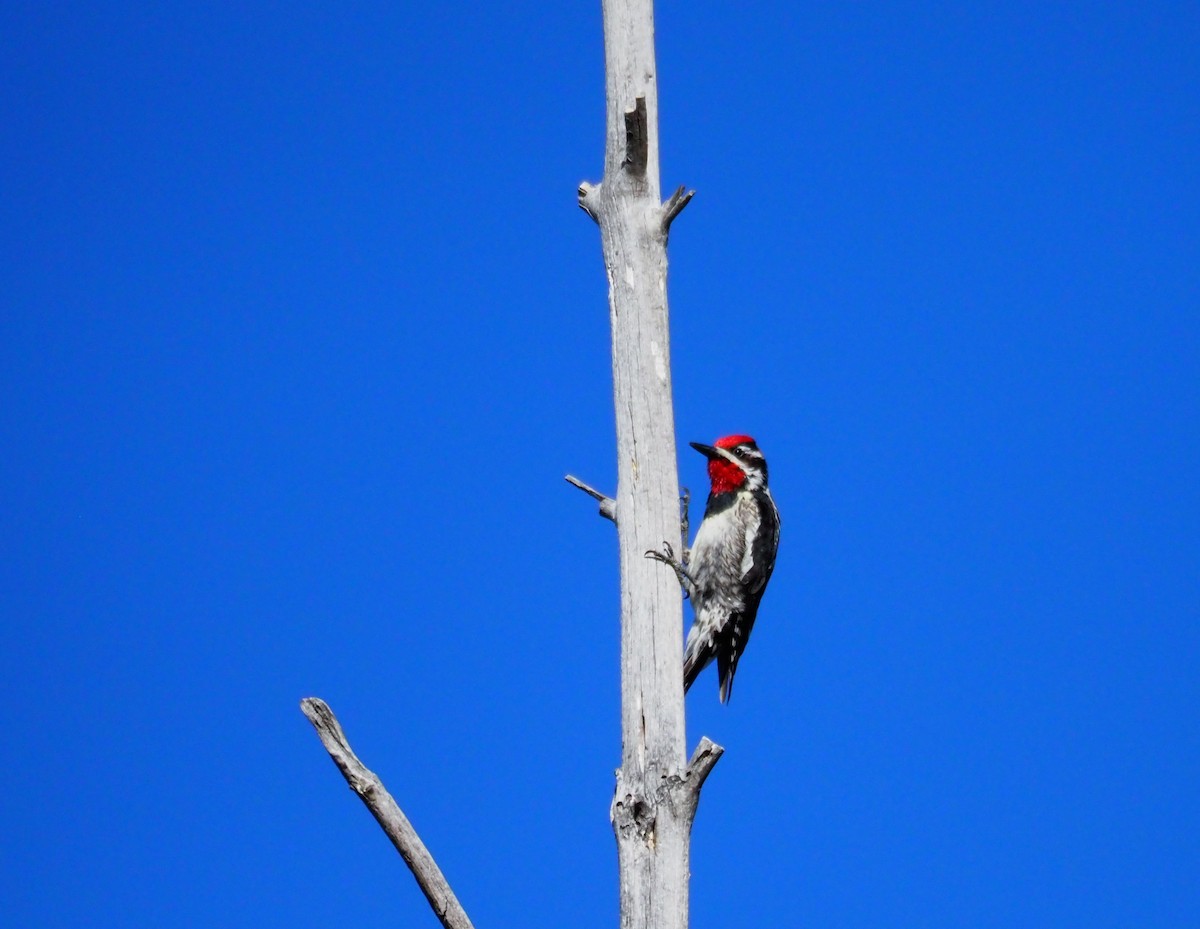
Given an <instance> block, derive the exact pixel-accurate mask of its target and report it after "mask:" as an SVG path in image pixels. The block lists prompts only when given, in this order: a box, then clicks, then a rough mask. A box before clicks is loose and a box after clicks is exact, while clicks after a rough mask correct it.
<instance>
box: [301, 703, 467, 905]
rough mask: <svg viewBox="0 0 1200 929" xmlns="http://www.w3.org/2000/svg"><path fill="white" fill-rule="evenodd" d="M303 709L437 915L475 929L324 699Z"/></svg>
mask: <svg viewBox="0 0 1200 929" xmlns="http://www.w3.org/2000/svg"><path fill="white" fill-rule="evenodd" d="M300 709H301V710H302V711H303V712H304V715H305V716H307V717H308V721H309V722H310V723H312V724H313V728H314V729H316V730H317V735H318V736H320V738H321V744H322V745H324V746H325V750H326V751H327V752H329V757H330V758H332V759H333V763H334V764H336V765H337V767H338V770H339V771H341V772H342V777H344V778H345V779H346V783H347V784H349V785H350V789H351V790H353V791H354V792H355V793H356V794H358V796H359V799H360V800H362V802H363V803H364V804H366V807H367V809H368V810H370V811H371V815H372V816H374V817H375V820H376V822H378V823H379V825H380V827H381V828H382V829H383V831H384V832H385V833H386V834H387V837H388V838H389V839H391V840H392V844H393V845H394V846H396V851H398V852H399V853H400V856H401V857H402V858H403V859H404V863H405V864H407V865H408V867H409V870H411V871H412V873H413V877H415V878H416V879H417V883H418V884H419V885H420V887H421V890H422V891H423V892H424V894H425V899H427V900H428V901H429V905H430V906H431V907H433V912H434V915H435V916H437V918H438V919H439V920H441V923H442V925H443V926H445V927H446V929H473V927H472V925H471V920H469V919H468V918H467V914H466V911H465V910H463V908H462V904H460V903H459V902H458V897H456V896H455V895H454V891H453V890H451V889H450V884H449V883H448V882H447V880H446V877H445V875H444V874H442V869H441V868H439V867H438V866H437V862H436V861H434V860H433V856H432V855H431V854H429V849H427V848H426V847H425V843H424V842H422V841H421V837H420V836H419V835H417V831H416V830H415V829H414V828H413V827H412V823H410V822H409V821H408V817H407V816H405V815H404V812H403V810H401V809H400V807H399V806H398V805H397V804H396V801H395V800H394V799H392V795H391V794H389V793H388V792H387V789H386V788H385V787H384V786H383V782H382V781H381V780H379V778H378V777H377V776H376V775H375V774H374V772H372V771H370V770H368V768H367V767H366V765H364V764H363V763H362V762H361V761H359V760H358V756H357V755H355V754H354V752H353V750H352V749H351V748H350V742H349V741H348V740H347V739H346V733H345V732H343V731H342V727H341V724H340V723H338V721H337V717H336V716H334V715H333V710H331V709H330V708H329V705H328V704H327V703H325V701H324V700H321V699H318V698H317V697H305V698H304V699H303V700H301V701H300Z"/></svg>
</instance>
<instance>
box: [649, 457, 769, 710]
mask: <svg viewBox="0 0 1200 929" xmlns="http://www.w3.org/2000/svg"><path fill="white" fill-rule="evenodd" d="M689 444H690V445H691V446H692V448H694V449H695V450H696V451H698V452H699V453H700V454H702V455H703V456H704V457H705V458H707V459H708V477H709V481H710V484H711V489H710V491H709V494H708V501H707V503H706V504H705V507H704V519H703V521H702V522H701V523H700V528H699V529H698V530H697V531H696V540H695V541H694V542H693V543H692V546H691V549H690V551H684V552H683V559H682V560H681V561H678V560H676V559H675V557H674V552H673V550H672V549H671V546H670V545H669V544H666V543H664V546H663V551H661V552H660V551H653V550H652V551H648V552H646V556H647V557H649V558H653V559H655V560H656V561H661V562H663V563H664V564H666V565H669V566H670V567H671V568H672V569H673V570H674V571H675V574H676V576H677V577H678V578H679V583H680V585H681V586H682V587H683V590H684V593H686V594H687V597H688V599H689V600H691V602H692V612H693V613H694V614H695V619H694V621H693V623H692V627H691V629H690V630H689V631H688V635H687V642H686V644H685V646H684V655H683V689H684V692H685V693H686V692H687V691H688V690H689V689H690V688H691V686H692V684H693V683H695V681H696V678H697V677H699V676H700V672H701V671H703V670H704V669H705V668H706V667H708V665H709V664H711V663H712V662H713V661H714V660H715V661H716V662H717V680H718V697H719V699H720V701H721V703H727V702H728V701H729V698H730V696H731V695H732V693H733V676H734V674H735V673H736V672H737V667H738V662H739V661H740V660H741V657H742V653H743V652H744V651H745V650H746V643H747V642H748V641H749V639H750V631H751V629H753V627H754V620H755V618H756V617H757V616H758V607H759V604H760V603H761V602H762V596H763V591H764V590H766V587H767V581H769V580H770V579H771V572H772V571H774V570H775V555H776V552H777V551H778V549H779V510H778V509H777V508H776V506H775V501H774V500H773V499H772V498H771V491H770V490H769V489H768V487H767V460H766V458H765V457H764V456H763V453H762V451H761V450H760V449H759V447H758V443H757V442H755V441H754V439H753V438H751V437H750V436H748V435H727V436H724V437H722V438H719V439H717V440H716V441H715V442H714V443H713V444H712V445H704V444H702V443H700V442H691V443H689Z"/></svg>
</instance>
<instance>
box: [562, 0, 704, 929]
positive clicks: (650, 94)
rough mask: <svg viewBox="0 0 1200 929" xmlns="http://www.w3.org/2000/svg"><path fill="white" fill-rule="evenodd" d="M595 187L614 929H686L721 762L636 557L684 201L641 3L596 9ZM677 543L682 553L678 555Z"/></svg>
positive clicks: (656, 532)
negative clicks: (694, 745)
mask: <svg viewBox="0 0 1200 929" xmlns="http://www.w3.org/2000/svg"><path fill="white" fill-rule="evenodd" d="M603 8H604V50H605V73H606V91H607V93H606V96H607V114H608V115H607V133H606V144H605V158H604V178H603V180H602V181H601V183H600V184H599V185H594V184H589V183H584V184H581V185H580V187H579V205H580V206H581V207H582V208H583V209H584V210H585V211H586V212H587V213H588V215H590V216H591V217H592V218H593V219H594V220H595V221H596V222H597V223H598V224H599V226H600V236H601V245H602V249H603V253H604V264H605V268H606V270H607V272H608V284H609V311H610V317H611V322H612V353H613V395H614V400H615V408H616V421H617V423H616V425H617V476H618V479H617V495H616V507H615V509H616V513H615V516H616V519H615V521H616V523H617V536H618V545H619V549H620V568H621V734H622V755H621V768H620V770H619V771H618V772H617V785H616V791H615V793H614V795H613V802H612V810H611V815H612V821H613V829H614V831H615V833H616V836H617V849H618V857H619V866H620V906H621V927H622V929H686V927H687V925H688V874H689V868H688V855H689V846H690V836H691V825H692V819H693V817H694V815H695V811H696V804H697V803H698V801H699V795H700V787H701V785H702V784H703V782H704V779H705V778H706V777H707V776H708V773H709V771H711V770H712V766H713V765H714V764H716V761H717V759H718V758H719V757H720V755H721V749H720V748H719V747H717V746H715V745H713V744H712V743H711V742H709V741H708V740H707V739H706V740H704V742H702V743H701V746H700V747H699V748H698V749H697V751H696V754H695V756H694V757H693V762H692V764H691V765H690V766H689V765H688V764H687V762H686V757H685V739H686V732H685V727H684V707H683V677H682V672H681V670H680V669H681V667H682V662H683V644H682V627H683V612H682V600H681V599H680V595H679V585H678V583H677V582H676V580H675V577H674V575H673V574H672V573H671V572H670V571H666V570H663V569H662V566H661V565H659V564H658V563H656V562H654V561H651V560H648V559H646V558H645V557H644V553H645V552H646V551H647V550H649V549H657V548H659V547H661V546H662V544H663V542H664V540H667V539H671V538H678V537H679V535H678V534H679V532H680V523H679V479H678V474H677V472H676V465H675V417H674V412H673V409H672V400H671V356H670V335H669V325H668V314H667V256H666V244H667V233H668V231H669V228H670V225H671V221H672V220H673V219H674V218H675V217H676V216H677V215H678V214H679V212H680V210H682V209H683V207H684V206H686V205H687V203H688V201H689V200H690V199H691V196H692V195H691V194H690V193H685V192H684V189H683V188H680V189H679V190H678V191H676V192H675V194H674V195H673V196H672V197H671V199H670V201H668V202H667V203H666V204H663V203H662V202H661V195H660V185H659V159H658V152H659V148H658V87H657V80H656V75H655V59H654V10H653V4H652V2H651V0H604V2H603ZM686 544H687V542H686V536H685V538H684V545H685V546H686Z"/></svg>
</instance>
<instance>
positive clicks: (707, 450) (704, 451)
mask: <svg viewBox="0 0 1200 929" xmlns="http://www.w3.org/2000/svg"><path fill="white" fill-rule="evenodd" d="M688 445H690V446H691V447H692V448H694V449H695V450H696V451H698V452H699V453H700V454H701V455H703V456H704V457H705V458H709V459H712V458H720V457H722V456H721V453H720V452H718V451H717V450H716V449H715V448H713V447H712V446H711V445H702V444H701V443H699V442H688Z"/></svg>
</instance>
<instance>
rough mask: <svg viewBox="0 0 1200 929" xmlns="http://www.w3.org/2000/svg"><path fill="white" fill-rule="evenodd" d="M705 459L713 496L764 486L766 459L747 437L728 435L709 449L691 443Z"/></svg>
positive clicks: (707, 446)
mask: <svg viewBox="0 0 1200 929" xmlns="http://www.w3.org/2000/svg"><path fill="white" fill-rule="evenodd" d="M690 444H691V446H692V448H694V449H695V450H696V451H698V452H699V453H700V454H701V455H703V456H704V457H705V458H707V459H708V479H709V480H710V481H712V492H713V493H714V494H723V493H729V492H730V491H732V490H738V489H739V488H741V487H743V486H744V487H745V488H746V489H747V490H758V489H760V488H762V487H766V486H767V459H766V458H764V457H763V453H762V452H760V451H759V450H758V443H757V442H755V441H754V439H752V438H750V436H748V435H727V436H724V437H723V438H720V439H717V441H716V442H714V443H713V444H712V445H702V444H701V443H699V442H692V443H690Z"/></svg>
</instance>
